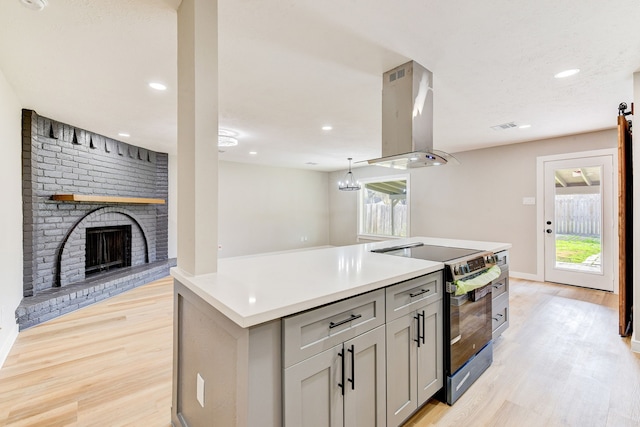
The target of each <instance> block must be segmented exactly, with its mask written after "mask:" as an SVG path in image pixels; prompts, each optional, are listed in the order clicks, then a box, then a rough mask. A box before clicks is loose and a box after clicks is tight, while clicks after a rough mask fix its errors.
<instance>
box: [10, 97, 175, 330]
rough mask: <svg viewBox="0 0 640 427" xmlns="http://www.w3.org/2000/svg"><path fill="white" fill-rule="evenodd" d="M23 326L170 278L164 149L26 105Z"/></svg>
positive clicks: (18, 315) (171, 262) (20, 320)
mask: <svg viewBox="0 0 640 427" xmlns="http://www.w3.org/2000/svg"><path fill="white" fill-rule="evenodd" d="M22 120H23V133H22V147H23V148H22V163H23V215H24V225H23V230H24V231H23V233H24V239H23V251H24V276H23V277H24V280H23V291H24V292H23V294H24V298H23V301H22V303H21V304H20V306H19V307H18V309H17V311H16V318H17V320H18V323H19V324H20V328H21V329H24V328H26V327H30V326H33V325H36V324H38V323H41V322H43V321H46V320H49V319H52V318H54V317H57V316H59V315H61V314H64V313H68V312H70V311H73V310H75V309H78V308H81V307H83V306H86V305H89V304H92V303H94V302H96V301H99V300H101V299H104V298H107V297H109V296H112V295H115V294H117V293H120V292H123V291H125V290H128V289H131V288H133V287H136V286H139V285H141V284H144V283H148V282H150V281H152V280H156V279H158V278H161V277H164V276H166V275H168V273H169V268H170V267H171V266H173V265H175V259H168V216H167V212H168V209H167V204H166V202H167V198H168V155H167V154H165V153H158V152H154V151H151V150H147V149H144V148H141V147H136V146H133V145H130V144H126V143H123V142H121V141H116V140H113V139H110V138H107V137H104V136H102V135H98V134H96V133H93V132H89V131H86V130H84V129H79V128H76V127H74V126H71V125H67V124H64V123H60V122H57V121H55V120H52V119H49V118H46V117H42V116H39V115H38V114H37V113H36V112H35V111H31V110H23V115H22Z"/></svg>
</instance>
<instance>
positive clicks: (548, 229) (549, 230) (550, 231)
mask: <svg viewBox="0 0 640 427" xmlns="http://www.w3.org/2000/svg"><path fill="white" fill-rule="evenodd" d="M545 231H546V232H547V234H551V233H553V230H552V229H550V228H547V229H546V230H545Z"/></svg>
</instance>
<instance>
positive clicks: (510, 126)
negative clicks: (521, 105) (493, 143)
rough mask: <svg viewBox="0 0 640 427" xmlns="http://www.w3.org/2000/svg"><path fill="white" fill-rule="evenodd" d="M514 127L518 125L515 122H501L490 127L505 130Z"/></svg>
mask: <svg viewBox="0 0 640 427" xmlns="http://www.w3.org/2000/svg"><path fill="white" fill-rule="evenodd" d="M516 127H518V125H517V124H515V123H514V122H509V123H503V124H501V125H496V126H491V129H493V130H507V129H512V128H516Z"/></svg>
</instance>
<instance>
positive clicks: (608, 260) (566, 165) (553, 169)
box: [543, 156, 614, 291]
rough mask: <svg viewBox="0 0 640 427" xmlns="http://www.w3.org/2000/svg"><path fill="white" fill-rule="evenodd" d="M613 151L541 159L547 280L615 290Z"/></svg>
mask: <svg viewBox="0 0 640 427" xmlns="http://www.w3.org/2000/svg"><path fill="white" fill-rule="evenodd" d="M612 163H613V161H612V156H598V157H585V158H576V159H568V160H557V161H548V162H545V163H544V174H545V186H544V190H545V197H544V212H545V224H544V231H543V232H544V233H545V280H547V281H551V282H557V283H564V284H569V285H576V286H583V287H588V288H594V289H602V290H606V291H613V277H614V275H613V257H612V249H613V246H612V237H613V225H614V224H613V179H612Z"/></svg>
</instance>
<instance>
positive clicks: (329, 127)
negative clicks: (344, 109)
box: [322, 125, 333, 130]
mask: <svg viewBox="0 0 640 427" xmlns="http://www.w3.org/2000/svg"><path fill="white" fill-rule="evenodd" d="M331 129H333V126H330V125H325V126H322V130H331Z"/></svg>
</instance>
